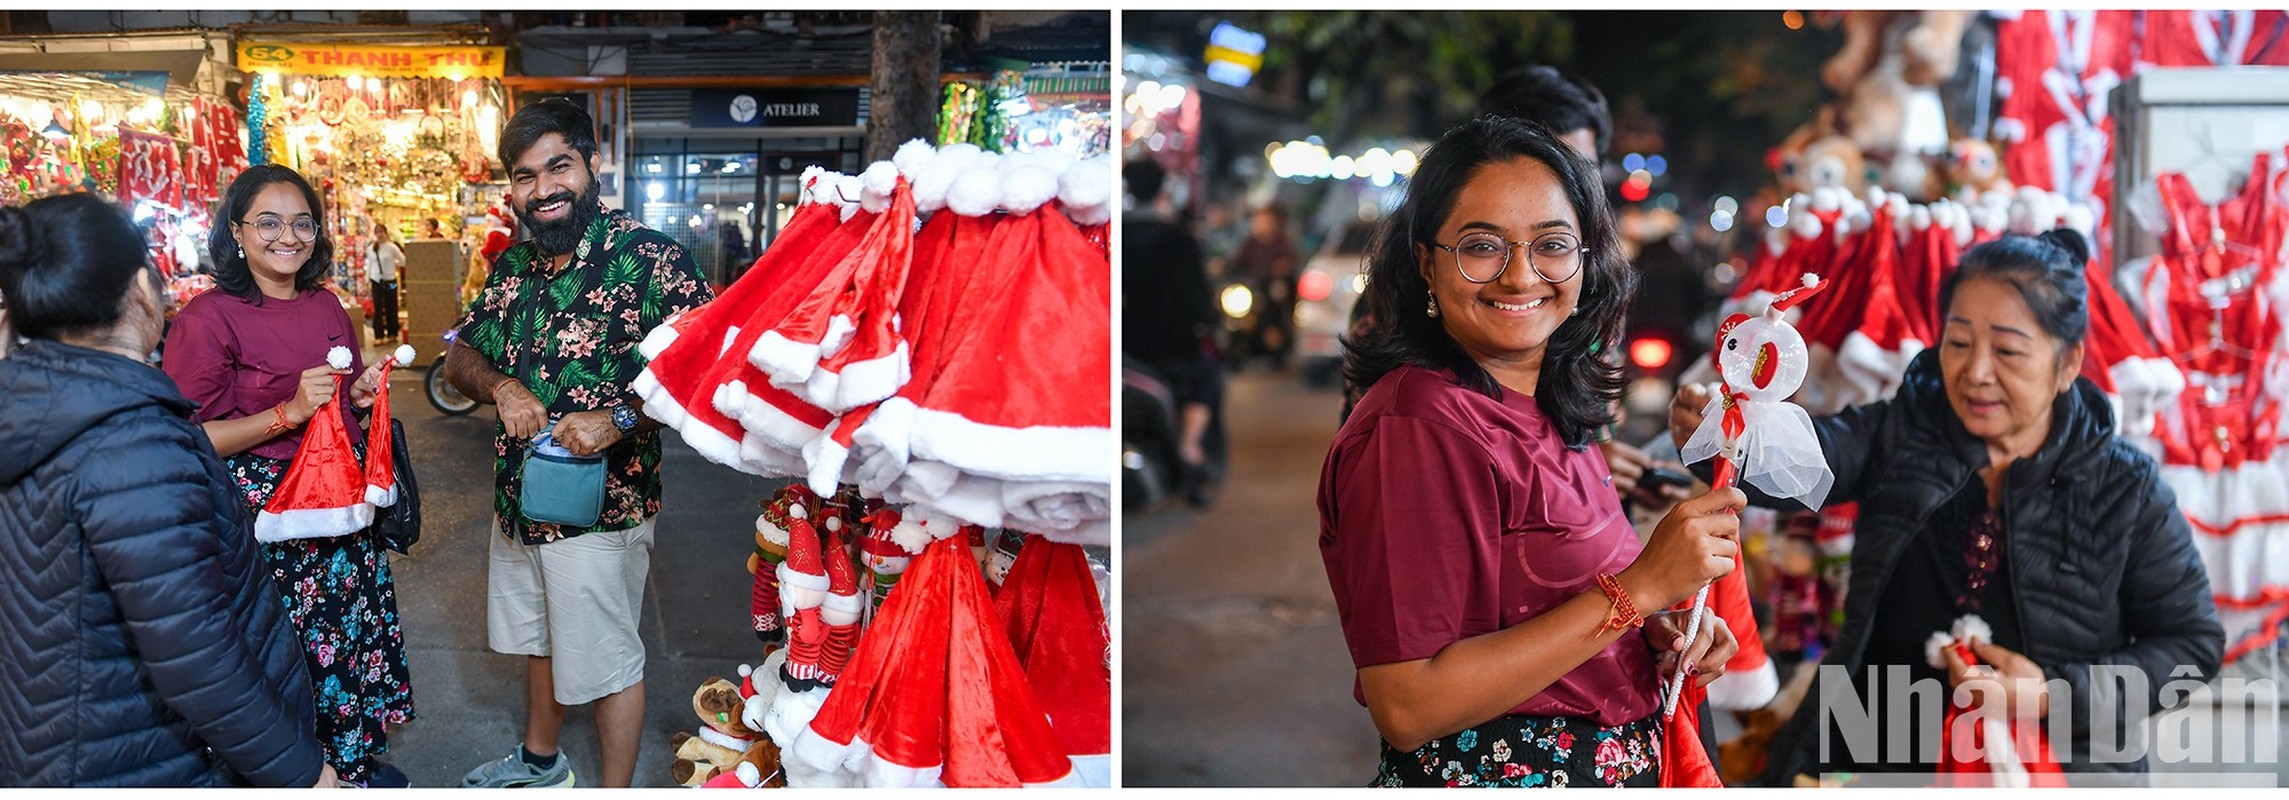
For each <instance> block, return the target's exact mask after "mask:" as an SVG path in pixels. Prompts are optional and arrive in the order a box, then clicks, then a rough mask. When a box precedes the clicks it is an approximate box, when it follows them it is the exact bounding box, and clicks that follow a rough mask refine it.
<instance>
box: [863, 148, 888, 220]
mask: <svg viewBox="0 0 2289 800" xmlns="http://www.w3.org/2000/svg"><path fill="white" fill-rule="evenodd" d="M858 181H859V207H861V208H864V209H866V210H868V211H872V212H874V213H877V214H880V213H882V212H884V211H888V210H890V193H891V192H893V191H896V190H897V189H898V166H897V165H895V164H892V163H890V162H888V161H877V162H874V163H873V164H869V165H867V167H866V171H865V172H861V173H859V174H858Z"/></svg>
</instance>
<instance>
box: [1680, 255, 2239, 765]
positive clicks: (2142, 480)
mask: <svg viewBox="0 0 2289 800" xmlns="http://www.w3.org/2000/svg"><path fill="white" fill-rule="evenodd" d="M2087 261H2088V249H2087V245H2086V244H2085V243H2084V241H2083V239H2082V237H2081V236H2080V235H2078V234H2075V233H2074V232H2072V231H2064V230H2061V231H2052V232H2050V233H2045V234H2043V235H2042V236H2039V237H2025V236H2008V237H2005V238H2003V239H2001V240H1998V241H1995V242H1991V243H1988V244H1984V245H1981V246H1979V247H1975V248H1972V249H1971V250H1970V251H1968V252H1966V253H1965V254H1964V256H1963V263H1962V266H1961V267H1960V268H1959V269H1958V270H1957V272H1956V273H1955V274H1954V275H1953V276H1952V277H1950V278H1949V279H1948V281H1947V283H1946V284H1945V286H1944V287H1943V288H1942V289H1941V292H1940V307H1941V308H1943V309H1946V312H1945V313H1946V316H1945V318H1944V319H1943V320H1942V322H1943V323H1944V327H1943V329H1942V331H1941V336H1940V342H1939V343H1938V345H1937V346H1935V347H1933V348H1931V349H1929V350H1926V351H1924V352H1923V353H1922V354H1920V355H1918V356H1916V358H1915V359H1914V361H1913V362H1912V363H1911V364H1910V365H1909V367H1908V370H1907V375H1906V377H1905V381H1904V383H1903V385H1902V386H1901V387H1900V390H1899V393H1898V395H1897V396H1895V397H1893V398H1892V399H1890V400H1887V401H1882V402H1877V403H1871V404H1868V405H1864V406H1859V407H1857V408H1852V409H1849V410H1846V411H1844V412H1843V413H1841V414H1837V415H1835V416H1831V417H1824V418H1818V419H1815V420H1814V421H1813V427H1814V428H1815V429H1816V430H1817V432H1818V434H1819V438H1820V446H1821V450H1822V451H1823V452H1824V453H1825V454H1826V456H1827V460H1828V465H1829V467H1830V468H1831V469H1832V470H1834V472H1835V478H1836V483H1835V488H1834V490H1833V491H1831V492H1830V493H1829V495H1828V497H1829V502H1831V503H1837V502H1851V501H1855V500H1856V501H1858V502H1859V504H1860V511H1859V520H1858V525H1857V529H1856V531H1855V535H1854V539H1853V542H1852V562H1851V564H1852V570H1851V579H1850V583H1849V587H1848V588H1847V589H1846V591H1845V601H1844V624H1843V628H1842V630H1841V631H1840V632H1839V634H1838V637H1837V640H1836V642H1835V644H1834V647H1832V648H1831V649H1830V650H1829V651H1828V653H1827V655H1826V656H1825V657H1824V658H1823V660H1822V663H1821V665H1820V666H1821V668H1822V669H1823V671H1822V672H1821V673H1816V674H1817V675H1818V677H1817V678H1816V679H1815V681H1814V683H1813V686H1812V689H1811V690H1810V691H1809V692H1808V693H1807V694H1806V695H1805V698H1804V702H1803V704H1802V705H1801V706H1799V707H1798V708H1797V711H1796V714H1795V716H1794V717H1793V718H1791V719H1790V720H1789V722H1788V724H1787V725H1786V726H1785V727H1783V728H1782V729H1781V731H1780V732H1779V733H1778V734H1777V735H1776V736H1775V737H1774V739H1773V741H1772V746H1771V749H1770V750H1769V751H1768V760H1767V762H1766V769H1765V773H1764V776H1765V782H1766V785H1770V786H1789V785H1792V784H1795V783H1797V782H1798V781H1799V780H1800V779H1801V777H1802V776H1806V775H1814V774H1836V773H1855V774H1859V775H1862V776H1863V778H1864V780H1863V782H1865V783H1870V784H1873V783H1877V782H1879V781H1881V782H1884V784H1885V785H1892V783H1893V780H1892V779H1872V778H1866V773H1879V772H1882V773H1922V777H1916V776H1905V775H1902V776H1897V777H1898V779H1899V782H1904V783H1906V784H1909V785H1915V784H1928V783H1930V782H1931V781H1930V780H1929V776H1931V774H1932V773H1934V772H1935V771H1936V770H1937V769H1938V768H1939V767H1938V764H1937V760H1938V758H1937V757H1938V755H1939V753H1938V752H1937V748H1930V749H1928V750H1925V749H1919V748H1923V747H1924V746H1925V745H1926V744H1927V743H1930V744H1936V743H1938V742H1940V741H1941V739H1940V737H1939V730H1938V729H1939V725H1940V720H1941V716H1942V714H1943V705H1944V704H1945V703H1947V702H1948V697H1949V694H1950V693H1951V692H1952V687H1955V686H1957V685H1958V684H1961V683H1964V682H1965V681H1967V680H1971V679H1973V678H1983V679H1988V680H1982V681H1979V682H1977V683H1974V684H1973V685H1974V686H1975V687H1980V688H1975V689H1973V690H1972V691H1974V692H1976V691H1981V690H1982V689H1983V688H1984V687H1992V686H1999V687H2000V695H1999V696H1997V698H1996V699H1997V700H1998V701H1999V702H2000V703H2011V704H2013V705H1997V706H1994V708H1997V709H2021V711H2020V712H2019V713H2020V716H2021V717H2022V718H2023V719H2032V718H2035V717H2041V718H2043V722H2042V725H2041V727H2042V729H2043V730H2045V731H2055V732H2056V733H2053V734H2052V735H2053V738H2052V740H2051V741H2050V747H2051V750H2052V752H2053V754H2054V756H2055V757H2056V759H2057V760H2059V761H2060V762H2062V763H2061V765H2060V766H2061V768H2062V769H2063V770H2064V771H2065V772H2067V773H2068V775H2067V778H2068V781H2069V782H2070V783H2072V784H2073V785H2078V786H2079V785H2119V784H2123V783H2132V784H2137V783H2143V780H2144V775H2143V773H2145V772H2146V768H2147V762H2146V759H2145V757H2144V754H2143V753H2142V752H2138V751H2137V748H2135V747H2133V746H2132V743H2133V742H2134V741H2137V740H2138V737H2140V736H2142V734H2141V733H2140V732H2139V731H2138V730H2137V728H2138V727H2139V726H2140V722H2141V721H2143V720H2144V719H2146V718H2147V715H2149V714H2151V713H2153V712H2154V711H2155V710H2157V706H2158V702H2159V701H2160V700H2161V699H2162V697H2163V696H2164V694H2163V692H2162V689H2163V687H2164V684H2166V683H2169V682H2171V681H2175V680H2180V679H2184V678H2189V677H2190V678H2191V679H2193V680H2195V681H2206V680H2208V679H2209V678H2211V677H2213V676H2215V675H2216V674H2217V670H2218V663H2219V660H2220V658H2221V657H2222V654H2223V652H2224V649H2225V632H2224V629H2223V628H2222V627H2220V625H2219V624H2218V619H2217V609H2216V606H2215V604H2214V602H2213V601H2212V599H2211V596H2210V589H2209V579H2208V576H2207V573H2206V572H2205V571H2204V569H2203V566H2202V562H2201V558H2200V556H2199V554H2198V553H2197V552H2196V551H2195V550H2194V545H2193V542H2192V538H2191V536H2192V534H2191V532H2190V530H2189V528H2188V527H2187V524H2186V521H2185V517H2184V516H2183V515H2181V514H2180V513H2179V511H2178V507H2177V500H2176V496H2175V495H2174V494H2173V493H2172V492H2171V491H2170V489H2169V487H2168V486H2166V485H2164V484H2163V483H2162V482H2161V480H2160V477H2159V475H2158V474H2157V471H2156V467H2155V464H2154V461H2153V460H2152V459H2151V458H2148V457H2147V456H2146V455H2144V454H2143V453H2140V452H2138V450H2137V449H2135V448H2134V447H2133V446H2131V445H2130V444H2129V443H2128V442H2125V441H2122V440H2121V439H2118V438H2116V437H2115V436H2114V420H2113V414H2112V412H2111V411H2110V410H2109V408H2108V406H2107V402H2106V396H2105V395H2104V394H2103V393H2101V392H2100V391H2099V390H2098V388H2097V387H2096V386H2094V385H2092V384H2091V383H2090V382H2089V381H2087V380H2083V379H2080V378H2078V377H2077V375H2078V373H2079V372H2080V369H2081V365H2082V361H2083V352H2082V339H2083V335H2084V333H2085V331H2086V330H2087V329H2088V327H2089V313H2088V311H2087V306H2086V298H2085V295H2086V293H2087V286H2086V284H2085V282H2084V281H2085V279H2084V277H2083V266H2082V265H2083V264H2084V263H2086V262H2087ZM1707 398H1708V394H1707V393H1706V391H1705V390H1703V389H1701V388H1700V387H1689V388H1688V389H1687V390H1685V391H1680V392H1679V393H1678V398H1677V400H1676V402H1675V403H1674V404H1673V405H1672V406H1671V422H1670V424H1671V435H1672V436H1673V437H1675V438H1676V439H1677V440H1678V441H1679V442H1683V441H1684V440H1685V439H1686V438H1687V437H1688V436H1689V435H1690V434H1691V432H1692V431H1693V429H1694V427H1696V426H1697V425H1699V424H1700V421H1701V409H1702V408H1703V406H1704V404H1705V403H1706V401H1707ZM1707 466H1708V462H1704V463H1703V464H1701V465H1697V467H1698V468H1700V469H1703V470H1706V468H1707ZM1742 488H1743V489H1744V490H1746V491H1748V492H1749V494H1750V497H1751V500H1750V501H1751V502H1752V503H1757V504H1760V505H1772V506H1776V507H1783V508H1787V507H1797V506H1791V505H1790V504H1789V503H1787V502H1776V501H1774V500H1772V499H1771V498H1769V497H1762V496H1759V495H1758V493H1757V492H1755V491H1754V490H1752V489H1749V488H1748V487H1746V486H1744V487H1742ZM1970 614H1976V615H1978V616H1979V617H1980V618H1981V619H1983V620H1985V621H1986V622H1987V623H1988V624H1989V625H1990V626H1991V627H1992V629H1993V634H1992V640H1991V641H1992V643H1991V644H1985V645H1980V646H1976V647H1974V648H1973V652H1974V655H1976V656H1978V658H1979V661H1980V662H1983V664H1984V665H1986V666H1984V667H1982V666H1972V665H1966V664H1965V663H1964V662H1962V661H1961V660H1960V659H1955V658H1953V657H1952V656H1949V657H1948V661H1947V664H1946V666H1945V667H1944V668H1936V667H1933V666H1931V665H1930V664H1929V663H1928V661H1927V659H1928V657H1929V656H1928V654H1927V653H1926V650H1925V641H1926V640H1927V638H1929V637H1930V636H1931V635H1932V634H1933V633H1936V632H1942V631H1947V630H1949V628H1950V627H1951V624H1952V623H1953V622H1954V621H1955V620H1956V619H1958V618H1959V617H1961V616H1964V615H1970ZM1810 666H1811V665H1807V668H1809V667H1810ZM2124 672H2129V673H2134V674H2136V675H2137V676H2139V677H2141V678H2143V680H2144V683H2143V684H2142V685H2141V684H2138V683H2130V684H2127V688H2125V685H2124V684H2123V683H2122V682H2121V681H2120V680H2119V679H2112V680H2110V679H2109V676H2110V675H2120V674H2122V673H2124ZM1901 676H1904V677H1906V678H1908V679H1909V680H1910V681H1924V682H1926V683H1925V685H1927V686H1931V687H1932V688H1933V689H1934V691H1925V692H1922V693H1921V694H1923V695H1925V696H1927V698H1928V699H1925V698H1916V697H1914V696H1913V695H1905V696H1906V697H1907V699H1909V700H1910V702H1909V703H1907V704H1904V705H1902V704H1897V703H1895V702H1893V698H1895V697H1900V696H1902V695H1904V694H1905V693H1904V692H1903V690H1905V689H1906V688H1907V687H1906V686H1898V685H1895V684H1897V683H1899V681H1898V680H1897V678H1898V677H1901ZM1832 678H1833V679H1834V680H1831V679H1832ZM2046 682H2049V683H2050V686H2049V687H2047V688H2046V687H2045V685H2044V684H2045V683H2046ZM2059 687H2064V691H2063V692H2062V691H2060V690H2059ZM2093 702H2097V703H2101V704H2104V709H2103V710H2102V711H2094V709H2093V707H2092V705H2093ZM1854 703H1856V704H1858V705H1857V707H1856V708H1848V707H1843V706H1850V705H1851V704H1854ZM1919 703H1920V704H1919ZM1840 704H1841V705H1840ZM1862 709H1864V710H1865V712H1863V711H1862ZM1860 713H1868V714H1870V715H1871V716H1870V717H1866V718H1859V719H1856V718H1855V717H1856V716H1857V715H1858V714H1860ZM2062 715H2071V719H2069V720H2066V721H2065V722H2066V724H2056V723H2060V722H2061V720H2059V719H2058V717H2060V716H2062ZM1861 719H1866V720H1867V721H1865V722H1864V721H1861ZM2126 720H2127V721H2126ZM1871 722H1872V723H1873V724H1869V723H1871ZM2094 728H2095V729H2094ZM2060 734H2064V736H2063V737H2062V736H2061V735H2060ZM1902 738H1906V739H1907V741H1904V742H1903V741H1899V740H1900V739H1902ZM1959 738H1960V737H1959ZM2062 739H2063V740H2062ZM1893 747H1899V748H1901V751H1900V752H1902V753H1905V754H1907V755H1908V756H1910V757H1909V758H1907V759H1900V758H1897V757H1896V755H1895V754H1894V752H1893V751H1892V749H1891V748H1893ZM1855 748H1857V752H1855ZM1824 751H1825V754H1824Z"/></svg>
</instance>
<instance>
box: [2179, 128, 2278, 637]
mask: <svg viewBox="0 0 2289 800" xmlns="http://www.w3.org/2000/svg"><path fill="white" fill-rule="evenodd" d="M2251 175H2252V176H2253V177H2252V178H2251V179H2249V180H2248V181H2246V182H2245V185H2244V186H2243V188H2242V191H2240V192H2239V193H2238V194H2236V195H2235V196H2233V197H2230V198H2227V199H2226V200H2225V201H2224V202H2222V203H2219V204H2217V205H2214V206H2213V205H2210V204H2208V203H2205V202H2204V201H2203V200H2202V198H2201V197H2199V196H2198V195H2197V194H2196V193H2195V191H2194V190H2193V187H2192V184H2191V183H2190V182H2189V181H2188V180H2187V179H2186V177H2185V176H2184V175H2182V174H2178V173H2166V174H2164V175H2162V176H2160V177H2159V178H2158V179H2157V189H2158V193H2159V194H2160V196H2161V198H2162V204H2163V208H2164V212H2165V217H2166V219H2167V222H2168V230H2167V231H2166V232H2165V233H2164V235H2163V236H2162V252H2161V253H2160V254H2158V255H2157V256H2155V257H2154V259H2153V261H2152V263H2151V268H2152V269H2153V270H2155V271H2156V273H2157V274H2156V275H2155V281H2156V282H2158V283H2159V284H2160V288H2161V291H2162V292H2163V296H2162V298H2161V302H2160V303H2157V304H2155V305H2154V306H2152V307H2150V308H2149V312H2148V313H2149V316H2150V320H2149V321H2150V322H2151V323H2153V326H2154V332H2155V334H2156V338H2157V339H2158V340H2160V341H2161V343H2162V345H2163V346H2164V348H2165V349H2166V350H2167V351H2168V352H2170V353H2172V354H2174V356H2175V357H2176V358H2177V359H2178V360H2179V362H2180V363H2181V364H2182V365H2183V366H2184V368H2185V372H2186V383H2187V386H2186V390H2185V392H2184V394H2183V395H2181V397H2180V398H2179V400H2178V402H2177V403H2176V404H2175V405H2174V406H2171V407H2168V408H2166V409H2165V410H2164V411H2163V413H2162V414H2161V417H2160V422H2159V424H2158V425H2157V426H2156V429H2155V434H2156V436H2157V438H2158V439H2159V440H2160V443H2161V450H2162V460H2163V467H2162V470H2161V476H2162V479H2163V481H2164V482H2166V483H2168V484H2169V485H2170V487H2171V489H2172V490H2174V491H2175V492H2176V493H2177V496H2178V505H2179V509H2180V510H2181V511H2182V512H2184V513H2185V515H2186V518H2187V521H2188V522H2189V523H2190V524H2191V525H2192V527H2193V529H2194V531H2195V546H2196V548H2197V549H2199V550H2200V551H2201V553H2202V559H2203V563H2204V565H2205V566H2206V567H2207V568H2208V572H2209V575H2210V586H2211V588H2212V590H2213V591H2214V592H2215V593H2216V600H2217V604H2218V607H2219V612H2220V613H2219V617H2220V621H2221V622H2223V623H2224V624H2225V625H2226V633H2227V637H2228V641H2229V642H2230V643H2231V644H2230V645H2229V647H2228V649H2227V653H2226V656H2227V659H2228V660H2229V661H2230V660H2232V659H2234V658H2238V657H2239V656H2241V655H2243V654H2245V653H2248V652H2251V651H2253V650H2255V649H2258V648H2260V647H2263V646H2265V645H2267V644H2269V643H2270V642H2271V641H2272V640H2273V638H2274V637H2275V636H2276V635H2277V633H2276V632H2277V630H2278V627H2279V623H2280V622H2281V621H2282V620H2284V619H2289V458H2284V457H2283V450H2282V448H2280V447H2279V446H2278V445H2279V444H2280V442H2281V434H2280V416H2281V407H2280V399H2279V398H2281V397H2282V396H2283V394H2284V392H2285V391H2289V370H2285V369H2284V368H2283V365H2282V359H2280V358H2279V353H2280V352H2281V347H2282V344H2283V337H2284V335H2285V331H2284V329H2283V324H2282V320H2281V317H2280V306H2279V303H2280V302H2281V300H2282V298H2283V297H2284V295H2285V288H2284V287H2283V286H2282V282H2283V276H2282V274H2281V273H2282V270H2281V269H2280V266H2281V265H2280V261H2279V258H2280V256H2279V253H2280V252H2281V250H2280V248H2281V244H2282V236H2283V232H2284V229H2285V228H2289V214H2285V213H2284V210H2283V208H2282V206H2281V203H2280V201H2279V199H2278V198H2277V197H2276V195H2275V194H2274V192H2272V191H2270V190H2269V187H2270V185H2271V184H2272V183H2273V181H2275V180H2277V179H2278V177H2279V176H2278V172H2277V170H2276V168H2275V165H2274V163H2273V160H2272V159H2271V157H2270V155H2269V154H2265V153H2260V154H2258V155H2257V156H2256V157H2255V159H2254V165H2253V167H2252V170H2251Z"/></svg>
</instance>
